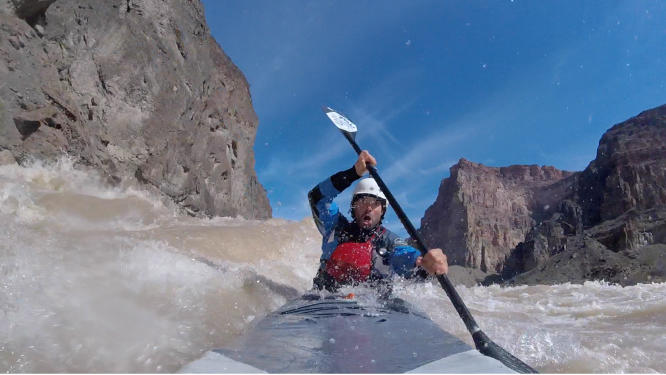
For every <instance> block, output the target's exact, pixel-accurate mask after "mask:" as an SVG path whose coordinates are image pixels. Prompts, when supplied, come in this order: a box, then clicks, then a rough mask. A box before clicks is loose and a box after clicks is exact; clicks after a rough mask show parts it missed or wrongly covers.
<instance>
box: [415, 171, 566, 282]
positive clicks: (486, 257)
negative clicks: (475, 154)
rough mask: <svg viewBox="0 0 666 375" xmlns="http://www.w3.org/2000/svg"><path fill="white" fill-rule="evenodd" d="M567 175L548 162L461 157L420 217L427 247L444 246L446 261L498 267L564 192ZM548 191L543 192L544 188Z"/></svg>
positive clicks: (489, 268) (493, 269)
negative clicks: (499, 164)
mask: <svg viewBox="0 0 666 375" xmlns="http://www.w3.org/2000/svg"><path fill="white" fill-rule="evenodd" d="M570 175H571V173H570V172H565V171H560V170H558V169H555V168H553V167H539V166H536V165H513V166H510V167H505V168H493V167H487V166H484V165H481V164H478V163H473V162H470V161H468V160H465V159H461V160H460V161H459V162H458V164H456V165H454V166H453V167H451V176H450V177H449V178H446V179H444V180H443V181H442V183H441V185H440V187H439V193H438V196H437V199H436V200H435V203H434V204H433V205H432V206H430V207H429V208H428V209H427V210H426V212H425V215H424V217H423V219H422V220H421V228H420V231H421V234H422V235H423V238H424V240H425V241H426V243H427V244H428V245H429V246H432V247H441V248H444V249H447V256H448V257H449V262H450V263H451V264H457V265H461V266H465V267H472V268H478V269H480V270H481V271H483V272H498V271H500V270H502V268H503V266H504V262H505V259H506V258H507V257H508V256H509V254H510V252H511V251H512V250H513V249H514V248H515V247H516V246H517V245H518V244H519V243H520V242H521V241H524V239H525V235H526V234H527V233H528V232H529V231H530V229H531V228H532V227H533V226H534V224H535V219H536V218H538V217H542V216H543V215H545V214H546V213H547V212H549V211H552V210H551V206H552V205H553V204H555V202H557V200H558V199H559V198H561V197H562V196H563V195H564V194H565V191H566V188H567V185H566V184H557V183H558V182H560V181H562V180H563V179H566V178H567V177H569V176H570ZM546 192H548V193H546Z"/></svg>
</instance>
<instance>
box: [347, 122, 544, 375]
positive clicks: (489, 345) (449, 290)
mask: <svg viewBox="0 0 666 375" xmlns="http://www.w3.org/2000/svg"><path fill="white" fill-rule="evenodd" d="M338 129H339V130H340V132H342V134H343V135H344V136H345V138H347V140H348V141H349V143H350V144H351V145H352V147H353V148H354V151H356V153H357V154H360V153H361V151H362V150H361V148H360V147H359V146H358V144H356V140H355V139H354V135H353V134H352V133H349V132H347V131H345V130H343V129H340V128H338ZM354 134H355V133H354ZM367 168H368V172H370V175H371V176H372V178H374V179H375V181H376V182H377V185H379V188H380V189H381V190H382V192H384V195H386V199H388V201H389V204H390V205H391V207H393V210H394V211H395V213H396V215H398V218H399V219H400V221H401V222H402V225H404V226H405V229H406V230H407V233H409V235H410V236H411V237H412V238H413V239H414V241H416V245H417V247H418V249H419V251H421V254H423V255H425V254H426V253H427V252H428V249H427V248H426V246H425V242H423V239H422V238H421V235H419V233H418V232H417V231H416V228H414V225H412V222H411V221H410V220H409V218H408V217H407V215H406V214H405V211H403V210H402V207H400V204H398V201H396V199H395V197H394V196H393V194H391V191H390V190H389V188H388V186H386V184H385V183H384V180H382V178H381V177H379V173H378V172H377V168H375V167H373V166H370V165H368V166H367ZM437 281H439V285H441V286H442V289H444V291H445V292H446V294H447V295H448V296H449V299H450V300H451V303H452V304H453V307H455V309H456V311H457V312H458V315H460V318H461V319H462V320H463V322H464V323H465V326H466V327H467V330H468V331H469V333H470V334H471V335H472V338H473V339H474V345H475V346H476V349H477V350H478V351H480V352H481V353H483V354H485V355H487V356H489V357H492V358H495V359H497V360H499V361H500V362H502V363H503V364H505V365H506V366H508V367H509V368H511V369H512V370H514V371H517V372H520V373H536V370H534V369H533V368H531V367H530V366H529V365H527V364H526V363H525V362H523V361H521V360H520V359H519V358H517V357H515V356H514V355H512V354H511V353H509V352H507V351H506V350H504V349H503V348H502V347H501V346H499V345H497V344H495V343H494V342H493V341H492V340H491V339H490V338H489V337H488V336H487V335H486V334H485V333H484V332H483V331H481V329H480V328H479V325H478V324H476V320H474V317H472V314H471V313H470V312H469V310H468V309H467V306H465V303H464V302H463V300H462V298H460V295H459V294H458V292H457V291H456V289H455V288H454V287H453V284H451V280H449V278H448V276H446V275H445V274H442V275H437Z"/></svg>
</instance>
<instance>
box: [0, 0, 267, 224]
mask: <svg viewBox="0 0 666 375" xmlns="http://www.w3.org/2000/svg"><path fill="white" fill-rule="evenodd" d="M0 34H1V35H2V38H0V77H1V79H0V81H2V84H0V149H6V150H10V151H11V152H12V154H13V155H14V157H15V158H16V159H17V160H18V161H19V162H23V161H26V160H28V159H30V158H39V159H45V160H53V159H55V158H57V157H59V156H60V155H62V154H63V153H67V154H69V155H73V156H75V157H76V158H78V160H80V161H81V162H82V163H84V164H88V165H91V166H93V167H96V168H97V169H99V170H100V171H102V173H103V174H105V175H106V176H108V178H109V181H112V182H119V181H121V180H137V181H139V182H142V183H145V184H148V185H151V186H154V187H155V188H157V189H159V191H161V192H162V193H163V194H165V195H167V196H168V197H170V198H171V199H173V200H174V201H176V202H177V203H179V204H180V205H181V206H182V207H184V208H185V209H186V210H188V211H189V212H191V213H193V214H205V215H209V216H212V215H222V216H238V215H240V216H243V217H246V218H268V217H270V216H271V209H270V205H269V203H268V199H267V197H266V192H265V190H264V189H263V187H262V186H261V184H259V182H258V181H257V177H256V174H255V171H254V154H253V151H252V147H253V143H254V137H255V134H256V131H257V126H258V121H257V116H256V114H255V113H254V110H253V108H252V103H251V98H250V93H249V89H248V84H247V82H246V80H245V77H244V76H243V74H242V73H241V72H240V71H239V70H238V68H237V67H236V66H235V65H234V64H233V62H231V60H230V59H229V58H228V57H227V56H226V55H225V54H224V52H223V51H222V49H221V48H220V47H219V45H218V44H217V43H216V42H215V40H214V39H213V38H212V37H211V35H210V32H209V30H208V27H207V25H206V22H205V18H204V11H203V6H202V4H201V3H200V2H199V1H198V0H195V1H180V0H165V1H162V0H159V1H158V0H122V1H121V0H108V1H95V0H87V1H86V0H57V1H54V0H10V1H9V2H3V4H2V5H1V6H0Z"/></svg>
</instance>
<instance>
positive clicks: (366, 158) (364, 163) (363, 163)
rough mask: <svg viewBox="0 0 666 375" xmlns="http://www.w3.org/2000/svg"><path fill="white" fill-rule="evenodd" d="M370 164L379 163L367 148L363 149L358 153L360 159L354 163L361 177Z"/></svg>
mask: <svg viewBox="0 0 666 375" xmlns="http://www.w3.org/2000/svg"><path fill="white" fill-rule="evenodd" d="M368 165H372V166H375V165H377V160H375V158H374V157H373V156H372V155H370V153H369V152H368V151H367V150H363V151H361V153H360V154H358V160H356V163H354V169H355V170H356V174H357V175H359V177H361V176H363V175H364V174H365V172H367V171H368Z"/></svg>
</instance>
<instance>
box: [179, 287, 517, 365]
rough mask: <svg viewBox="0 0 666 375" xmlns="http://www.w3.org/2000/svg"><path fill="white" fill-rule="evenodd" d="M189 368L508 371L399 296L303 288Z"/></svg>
mask: <svg viewBox="0 0 666 375" xmlns="http://www.w3.org/2000/svg"><path fill="white" fill-rule="evenodd" d="M181 372H187V373H209V372H216V373H220V372H233V373H260V372H268V373H404V372H417V373H433V372H436V373H479V372H480V373H510V372H513V371H512V370H510V369H509V368H507V367H505V366H504V365H503V364H501V363H500V362H499V361H496V360H494V359H492V358H489V357H486V356H484V355H482V354H481V353H479V352H478V351H476V350H475V349H473V348H472V347H470V346H469V345H467V344H466V343H464V342H463V341H461V340H460V339H458V338H456V337H455V336H453V335H451V334H449V333H448V332H445V331H443V330H442V329H441V328H439V326H437V325H436V324H435V323H434V322H432V321H431V320H430V319H428V318H427V317H426V316H424V315H423V314H421V313H420V312H418V311H416V310H414V309H413V308H412V307H411V306H410V305H408V304H407V303H405V302H404V301H402V300H400V299H391V300H387V301H383V302H382V303H375V304H366V303H359V302H358V301H357V300H347V299H342V298H339V297H336V296H329V297H327V298H323V297H321V296H319V295H317V294H313V295H305V296H303V297H301V298H299V299H297V300H294V301H291V302H289V303H287V304H286V305H284V306H283V307H281V308H280V309H279V310H277V311H276V312H274V313H271V314H270V315H268V316H267V317H266V318H264V319H262V320H261V321H259V322H258V323H257V324H256V325H255V326H254V327H253V328H252V329H250V330H249V332H248V333H247V334H246V335H245V336H243V338H242V339H240V340H239V341H238V342H237V343H236V344H235V345H234V346H233V347H229V348H224V349H215V350H212V351H209V352H207V353H205V354H204V356H203V357H202V358H200V359H199V360H197V361H194V362H192V363H190V364H188V365H186V366H185V367H183V368H182V369H181Z"/></svg>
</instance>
